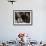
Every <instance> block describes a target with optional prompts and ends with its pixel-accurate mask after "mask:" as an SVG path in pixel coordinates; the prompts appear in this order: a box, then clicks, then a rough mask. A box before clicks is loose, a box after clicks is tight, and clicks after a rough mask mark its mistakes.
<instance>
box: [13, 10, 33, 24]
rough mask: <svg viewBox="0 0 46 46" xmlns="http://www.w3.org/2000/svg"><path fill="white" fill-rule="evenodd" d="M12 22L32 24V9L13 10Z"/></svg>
mask: <svg viewBox="0 0 46 46" xmlns="http://www.w3.org/2000/svg"><path fill="white" fill-rule="evenodd" d="M13 24H32V10H14V11H13Z"/></svg>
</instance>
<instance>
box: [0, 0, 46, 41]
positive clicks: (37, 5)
mask: <svg viewBox="0 0 46 46" xmlns="http://www.w3.org/2000/svg"><path fill="white" fill-rule="evenodd" d="M21 9H22V10H24V9H26V10H27V9H28V10H32V11H33V24H32V26H14V25H13V10H21ZM19 32H26V33H28V34H30V35H31V36H30V37H31V38H32V39H33V40H37V41H41V40H43V41H44V40H46V0H17V1H16V2H15V3H14V4H13V5H12V4H11V3H10V2H8V1H7V0H0V40H11V39H12V40H15V38H16V37H17V34H18V33H19Z"/></svg>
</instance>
